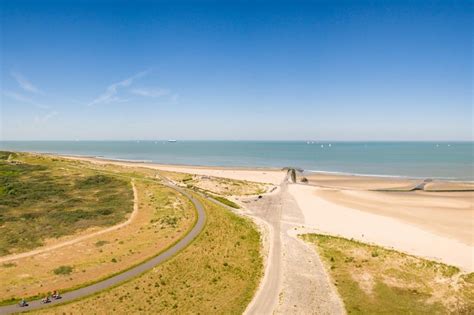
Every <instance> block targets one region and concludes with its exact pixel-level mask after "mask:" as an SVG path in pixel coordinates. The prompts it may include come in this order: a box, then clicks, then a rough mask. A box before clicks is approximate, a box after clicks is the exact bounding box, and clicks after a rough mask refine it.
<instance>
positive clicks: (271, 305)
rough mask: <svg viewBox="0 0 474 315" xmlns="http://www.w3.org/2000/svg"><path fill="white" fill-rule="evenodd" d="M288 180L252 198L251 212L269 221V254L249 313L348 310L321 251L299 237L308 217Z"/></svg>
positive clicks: (341, 312)
mask: <svg viewBox="0 0 474 315" xmlns="http://www.w3.org/2000/svg"><path fill="white" fill-rule="evenodd" d="M288 185H289V184H288V183H287V181H286V180H285V181H284V182H283V183H282V184H281V185H280V187H279V190H278V192H277V193H275V194H270V195H264V196H263V198H260V199H256V198H252V199H248V200H246V201H245V207H246V208H247V210H248V211H249V214H250V215H252V216H256V217H258V218H260V219H262V220H263V221H265V222H266V223H267V224H268V226H269V230H270V231H271V232H270V233H269V235H268V240H269V241H268V243H269V247H270V250H269V255H268V259H267V266H266V269H265V276H264V278H263V280H262V283H261V285H260V288H259V290H258V291H257V294H256V295H255V297H254V299H253V300H252V302H251V303H250V304H249V306H248V308H247V310H246V312H245V313H246V314H251V315H254V314H255V315H261V314H345V309H344V305H343V303H342V301H341V299H340V297H339V295H338V294H337V291H336V289H335V287H334V286H333V284H332V283H331V280H330V278H329V276H328V274H327V273H326V271H325V269H324V266H323V265H322V262H321V260H320V258H319V255H318V254H317V252H316V251H315V250H314V249H313V248H311V247H310V246H309V245H308V244H306V243H305V242H304V241H302V240H300V239H299V238H298V237H297V230H296V228H298V227H301V226H302V225H303V224H304V217H303V214H302V212H301V210H300V209H299V207H298V205H297V203H296V201H295V200H294V198H293V197H292V196H291V195H290V194H289V193H288Z"/></svg>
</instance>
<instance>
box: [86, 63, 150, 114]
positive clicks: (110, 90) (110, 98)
mask: <svg viewBox="0 0 474 315" xmlns="http://www.w3.org/2000/svg"><path fill="white" fill-rule="evenodd" d="M148 72H149V70H146V71H142V72H139V73H137V74H135V75H133V76H131V77H130V78H128V79H125V80H122V81H120V82H117V83H113V84H111V85H109V86H108V87H107V88H106V89H105V92H104V93H102V94H101V95H99V96H98V97H97V98H95V99H94V100H93V101H92V102H90V103H89V104H88V105H89V106H93V105H98V104H109V103H114V102H121V101H122V102H123V101H125V100H124V99H122V98H120V97H119V96H118V95H117V94H118V92H119V90H120V89H123V88H126V87H129V86H130V85H132V83H133V81H134V80H136V79H138V78H141V77H143V76H145V75H147V74H148Z"/></svg>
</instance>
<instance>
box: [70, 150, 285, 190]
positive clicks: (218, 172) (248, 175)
mask: <svg viewBox="0 0 474 315" xmlns="http://www.w3.org/2000/svg"><path fill="white" fill-rule="evenodd" d="M61 157H63V158H67V159H73V160H80V161H87V162H91V163H95V164H108V163H113V164H115V165H121V166H133V167H147V168H151V169H156V170H162V171H168V172H178V173H189V174H195V175H204V176H213V177H222V178H230V179H236V180H246V181H251V182H257V183H265V184H267V183H268V184H273V185H278V184H280V183H281V181H282V180H283V179H284V178H285V172H282V171H281V170H277V169H257V168H254V169H251V168H234V167H226V168H223V167H206V166H189V165H166V164H156V163H141V162H139V163H137V162H127V161H116V160H107V159H99V158H93V157H76V156H67V155H61Z"/></svg>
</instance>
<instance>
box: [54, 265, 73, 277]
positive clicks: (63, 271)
mask: <svg viewBox="0 0 474 315" xmlns="http://www.w3.org/2000/svg"><path fill="white" fill-rule="evenodd" d="M72 270H73V268H72V267H71V266H60V267H58V268H56V269H54V270H53V272H54V274H56V275H68V274H70V273H71V272H72Z"/></svg>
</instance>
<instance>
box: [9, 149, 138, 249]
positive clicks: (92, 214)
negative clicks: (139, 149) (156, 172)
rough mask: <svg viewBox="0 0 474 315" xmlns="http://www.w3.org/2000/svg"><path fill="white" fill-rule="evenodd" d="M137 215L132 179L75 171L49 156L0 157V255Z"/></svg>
mask: <svg viewBox="0 0 474 315" xmlns="http://www.w3.org/2000/svg"><path fill="white" fill-rule="evenodd" d="M132 210H133V192H132V189H131V185H130V181H129V180H124V179H123V178H118V177H114V176H110V175H103V174H97V173H96V172H94V171H92V170H88V169H83V170H78V169H72V168H70V167H68V164H67V163H65V162H61V161H57V160H55V159H53V158H50V157H40V156H33V155H28V154H16V153H8V152H1V154H0V226H1V231H2V233H0V256H3V255H7V254H10V253H16V252H22V251H27V250H30V249H32V248H35V247H38V246H41V245H43V243H44V240H46V239H50V238H58V237H61V236H64V235H70V234H74V233H75V232H76V231H79V230H83V229H87V228H89V227H93V226H100V227H102V226H110V225H114V224H117V223H118V222H120V221H123V220H125V217H126V216H127V214H129V213H130V212H131V211H132Z"/></svg>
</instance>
